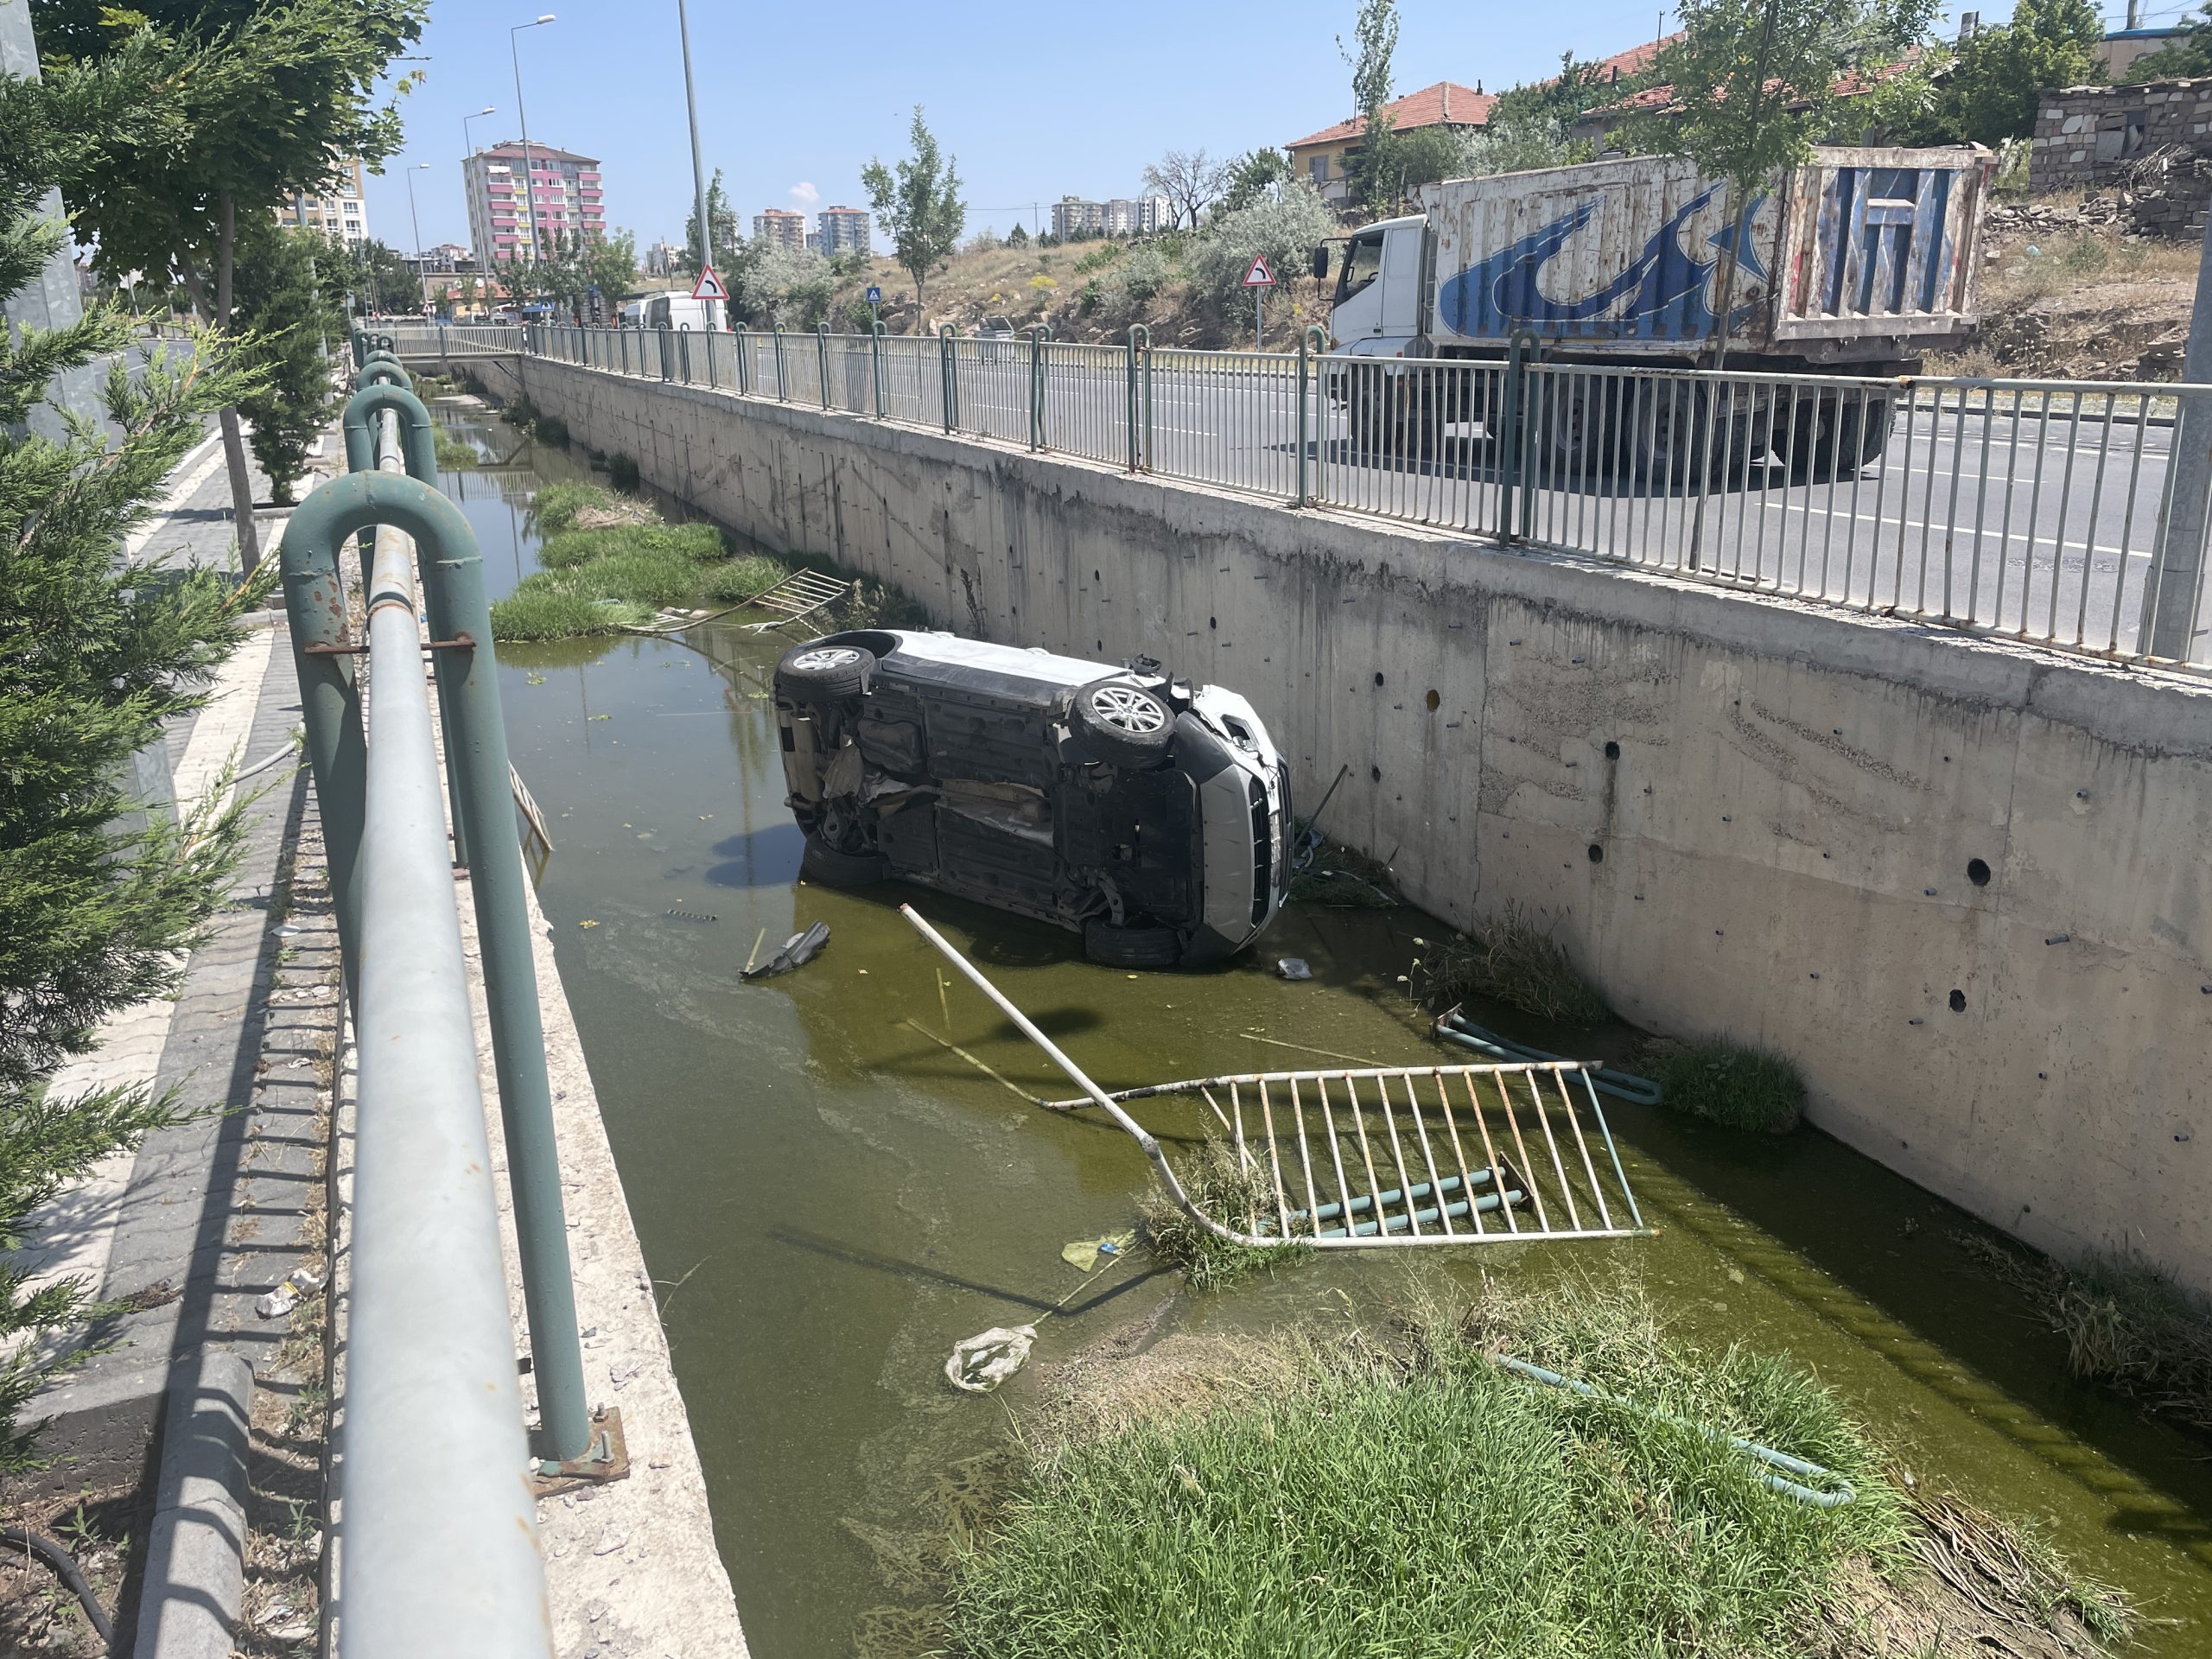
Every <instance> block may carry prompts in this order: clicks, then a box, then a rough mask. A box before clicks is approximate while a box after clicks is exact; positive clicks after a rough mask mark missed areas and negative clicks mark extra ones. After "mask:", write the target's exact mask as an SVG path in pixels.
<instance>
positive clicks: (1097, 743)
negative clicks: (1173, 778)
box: [1069, 679, 1175, 769]
mask: <svg viewBox="0 0 2212 1659" xmlns="http://www.w3.org/2000/svg"><path fill="white" fill-rule="evenodd" d="M1069 717H1070V719H1071V721H1073V723H1074V726H1075V729H1076V733H1077V735H1078V736H1080V737H1081V738H1082V739H1083V741H1084V747H1087V748H1088V749H1090V752H1091V753H1092V754H1094V755H1096V757H1097V758H1098V759H1099V760H1103V761H1104V762H1105V763H1106V764H1107V765H1108V766H1129V767H1134V768H1138V769H1141V768H1143V767H1147V766H1158V765H1159V764H1160V762H1161V761H1163V760H1166V758H1167V751H1168V749H1169V747H1171V746H1172V745H1173V743H1174V741H1175V715H1174V711H1173V709H1169V708H1168V706H1167V705H1166V703H1164V702H1161V701H1160V699H1159V698H1158V697H1155V696H1153V695H1152V693H1151V692H1149V691H1147V690H1145V689H1144V688H1143V687H1142V686H1141V685H1136V684H1133V683H1131V682H1129V681H1128V680H1121V679H1116V680H1095V681H1093V682H1092V683H1090V684H1089V685H1086V686H1084V688H1083V690H1080V691H1078V692H1077V693H1076V694H1075V704H1074V707H1073V708H1072V709H1070V711H1069Z"/></svg>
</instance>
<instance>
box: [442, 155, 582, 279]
mask: <svg viewBox="0 0 2212 1659" xmlns="http://www.w3.org/2000/svg"><path fill="white" fill-rule="evenodd" d="M529 163H530V188H529V192H528V196H529V199H530V200H531V202H532V203H533V204H534V205H535V207H537V238H536V240H535V244H534V245H533V240H532V238H531V231H530V225H529V222H528V221H529V212H528V209H527V207H525V206H524V200H525V193H524V187H523V143H522V141H521V140H520V139H516V140H514V141H513V142H512V143H504V144H494V145H493V146H492V147H491V148H490V149H480V150H478V151H477V152H476V153H475V154H474V156H470V157H469V158H468V159H467V161H465V162H462V163H461V176H462V178H463V180H464V181H465V183H466V186H467V194H468V235H469V239H470V240H471V241H472V242H473V243H474V244H475V246H476V256H477V258H478V259H479V260H480V262H481V264H483V266H484V267H485V268H486V269H487V270H488V269H489V268H491V267H492V266H493V265H497V264H512V263H513V262H514V261H516V260H517V259H525V260H526V259H528V258H530V257H531V255H532V253H533V251H537V252H540V253H543V254H550V253H551V252H552V251H553V249H554V248H555V247H556V245H559V244H560V243H563V242H565V241H567V240H568V238H570V237H582V238H583V239H584V240H585V241H587V242H596V241H598V240H600V239H601V238H602V237H603V236H605V234H606V232H607V219H606V212H605V209H604V207H602V205H601V194H600V182H599V163H598V162H595V161H594V160H593V159H592V158H591V157H590V156H578V155H576V154H575V153H574V152H573V151H570V150H566V149H556V147H554V146H553V145H551V144H541V143H537V142H536V141H534V140H533V141H532V142H531V145H530V151H529Z"/></svg>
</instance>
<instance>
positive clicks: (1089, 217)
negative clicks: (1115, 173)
mask: <svg viewBox="0 0 2212 1659" xmlns="http://www.w3.org/2000/svg"><path fill="white" fill-rule="evenodd" d="M1105 232H1106V204H1105V203H1104V202H1103V201H1085V200H1084V199H1083V198H1082V197H1080V196H1062V197H1061V198H1060V199H1059V200H1058V201H1056V202H1054V203H1053V204H1052V234H1053V235H1054V236H1057V237H1058V238H1060V240H1061V241H1063V242H1065V241H1066V240H1067V239H1068V238H1070V237H1071V236H1084V235H1090V236H1103V235H1104V234H1105Z"/></svg>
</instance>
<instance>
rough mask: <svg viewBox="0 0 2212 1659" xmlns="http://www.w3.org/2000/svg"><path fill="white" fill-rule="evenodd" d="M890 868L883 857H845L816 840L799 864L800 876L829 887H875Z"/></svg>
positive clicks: (808, 842)
mask: <svg viewBox="0 0 2212 1659" xmlns="http://www.w3.org/2000/svg"><path fill="white" fill-rule="evenodd" d="M888 868H889V867H888V866H887V864H886V863H885V862H884V859H883V855H882V854H881V853H841V852H839V851H838V850H837V849H836V848H835V847H832V846H831V845H830V844H829V842H826V841H823V840H822V839H820V838H819V837H818V836H808V837H807V838H806V850H805V851H804V853H802V854H800V855H799V861H798V873H799V874H801V875H803V876H804V877H805V878H806V879H807V880H810V881H813V882H818V883H819V884H820V885H821V886H823V887H874V885H875V884H876V883H877V882H879V881H880V880H883V878H884V875H885V873H886V871H887V869H888Z"/></svg>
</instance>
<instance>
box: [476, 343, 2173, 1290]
mask: <svg viewBox="0 0 2212 1659" xmlns="http://www.w3.org/2000/svg"><path fill="white" fill-rule="evenodd" d="M475 366H476V367H477V368H478V372H480V374H481V375H482V376H483V378H485V379H486V383H487V384H488V385H490V387H491V389H492V390H493V391H494V392H495V393H496V394H499V395H512V394H513V393H515V392H517V391H523V392H526V393H527V395H528V397H530V399H531V402H532V403H534V404H537V407H538V408H540V409H541V410H545V411H547V412H549V413H551V414H555V415H558V416H560V417H561V418H562V419H563V420H565V421H566V422H567V423H569V429H570V430H571V432H572V433H574V434H575V436H576V438H577V439H579V440H580V441H582V442H586V443H588V444H589V445H591V446H592V447H593V448H597V449H601V450H606V451H609V452H620V453H622V454H629V455H632V456H634V457H635V458H636V460H637V461H638V464H639V468H640V469H641V471H642V473H643V474H644V476H645V478H646V479H647V480H650V481H651V482H652V483H653V484H655V485H658V486H661V487H663V488H664V489H667V490H669V491H671V492H673V493H676V494H677V495H678V496H680V497H682V498H683V499H686V500H689V501H690V502H692V503H694V504H695V505H696V506H697V507H698V508H699V509H700V510H701V511H702V512H707V513H709V514H711V515H713V516H714V517H715V518H719V519H721V520H722V521H723V522H725V523H727V524H730V525H731V526H733V527H734V528H735V529H737V530H738V531H741V532H743V533H744V534H746V535H747V536H750V537H754V538H756V539H758V540H759V541H760V542H763V543H766V544H768V545H769V546H771V547H776V548H783V549H788V550H794V551H803V552H807V553H816V554H825V555H829V556H832V557H834V558H836V559H837V560H838V561H840V562H841V563H844V564H846V565H849V566H851V567H854V568H856V569H861V570H864V571H867V572H868V573H870V574H872V575H875V576H878V577H880V578H881V579H882V580H884V581H886V582H893V583H896V584H897V585H898V586H899V587H900V588H904V589H906V591H907V592H908V593H910V594H913V595H915V596H916V597H917V598H918V599H920V600H921V601H923V602H925V604H926V605H927V606H928V607H929V608H930V610H931V613H932V615H934V616H935V617H936V618H938V620H940V621H941V622H942V623H943V624H944V625H945V626H948V627H951V628H954V629H957V630H958V631H961V632H967V633H973V634H978V635H982V636H984V637H987V638H989V639H997V640H1002V641H1011V642H1016V643H1021V644H1033V645H1048V646H1051V647H1053V648H1055V649H1058V650H1065V651H1069V652H1076V653H1077V654H1082V653H1086V652H1087V653H1090V654H1092V655H1095V656H1097V657H1101V658H1105V659H1108V660H1111V661H1119V660H1121V659H1122V658H1125V657H1127V656H1128V655H1130V654H1132V653H1134V652H1150V653H1152V654H1154V655H1155V656H1158V657H1160V658H1162V659H1163V660H1164V661H1166V663H1168V664H1170V665H1171V666H1172V667H1173V668H1174V669H1175V670H1176V671H1179V672H1183V673H1186V674H1190V675H1192V676H1204V677H1210V678H1212V679H1216V680H1218V681H1220V682H1222V683H1226V684H1230V685H1233V686H1235V687H1236V689H1237V690H1241V691H1243V692H1244V693H1246V694H1247V695H1249V696H1250V697H1251V698H1252V700H1253V702H1255V704H1256V705H1257V706H1258V707H1259V708H1260V709H1261V711H1262V713H1263V714H1264V715H1266V717H1267V719H1268V722H1269V724H1270V726H1271V727H1272V728H1273V729H1274V732H1275V734H1276V736H1277V739H1278V741H1280V742H1281V745H1282V747H1283V748H1284V750H1285V751H1286V752H1287V753H1288V754H1289V755H1290V756H1291V757H1292V759H1293V762H1294V767H1295V774H1294V787H1295V789H1296V790H1297V791H1298V797H1299V798H1300V799H1301V800H1304V801H1308V802H1311V801H1313V800H1315V799H1317V798H1318V797H1319V791H1320V790H1321V789H1322V788H1323V787H1325V785H1327V784H1328V782H1329V781H1330V779H1332V778H1333V777H1334V776H1335V775H1336V772H1337V769H1338V766H1339V765H1340V764H1343V763H1349V764H1350V765H1351V767H1352V769H1353V771H1352V776H1351V778H1350V779H1348V780H1347V781H1346V783H1345V785H1344V787H1343V788H1342V789H1341V790H1340V791H1338V795H1337V798H1336V800H1335V802H1334V803H1333V804H1332V805H1331V807H1330V810H1329V817H1328V821H1327V826H1326V827H1327V829H1329V831H1330V833H1331V834H1332V835H1334V836H1338V837H1339V838H1341V839H1343V840H1344V841H1346V842H1350V843H1351V844H1352V845H1354V846H1357V847H1358V848H1360V849H1363V850H1364V851H1366V852H1368V853H1370V854H1371V855H1376V856H1378V857H1388V858H1389V859H1390V860H1391V861H1392V863H1393V865H1394V867H1395V869H1396V871H1397V874H1398V876H1399V879H1400V880H1401V881H1402V884H1403V886H1404V887H1405V889H1406V891H1407V893H1408V894H1409V895H1410V896H1411V897H1412V898H1414V899H1415V900H1416V901H1418V902H1419V903H1421V905H1423V906H1427V907H1428V908H1429V909H1431V910H1433V911H1434V912H1437V913H1438V914H1440V915H1441V916H1444V917H1446V918H1448V919H1450V920H1451V921H1452V922H1454V923H1456V924H1459V925H1463V926H1473V925H1478V924H1479V923H1480V922H1481V921H1482V920H1483V919H1484V918H1486V917H1491V916H1495V915H1496V914H1497V913H1498V912H1500V911H1501V910H1503V908H1504V907H1505V906H1508V905H1515V904H1517V905H1521V906H1529V907H1531V908H1534V909H1535V910H1538V911H1541V912H1542V913H1543V914H1544V915H1545V916H1547V917H1548V918H1555V920H1556V922H1557V925H1558V928H1559V936H1560V938H1561V940H1562V941H1563V942H1564V943H1565V944H1566V945H1567V948H1568V949H1569V950H1570V951H1571V952H1572V954H1573V957H1574V960H1575V961H1576V963H1578V964H1580V966H1581V967H1582V969H1584V970H1585V972H1586V973H1587V974H1588V975H1589V976H1590V977H1591V978H1592V980H1593V981H1594V982H1596V983H1597V985H1598V986H1599V988H1601V989H1602V990H1603V992H1604V993H1605V996H1606V997H1607V999H1608V1000H1609V1001H1611V1003H1612V1004H1613V1006H1614V1007H1617V1008H1618V1009H1619V1010H1620V1012H1621V1013H1622V1014H1624V1016H1626V1017H1627V1018H1628V1019H1630V1020H1634V1021H1637V1023H1639V1024H1643V1025H1647V1026H1649V1027H1653V1028H1655V1029H1656V1030H1659V1031H1662V1032H1667V1033H1675V1034H1678V1035H1683V1036H1702V1035H1726V1036H1729V1037H1732V1038H1734V1039H1738V1040H1739V1041H1745V1042H1751V1043H1757V1044H1762V1045H1764V1046H1770V1047H1772V1048H1774V1049H1777V1050H1778V1051H1780V1052H1783V1053H1785V1054H1787V1055H1789V1057H1790V1058H1792V1059H1794V1060H1796V1063H1797V1064H1798V1065H1800V1066H1801V1067H1802V1069H1803V1071H1804V1074H1805V1077H1806V1078H1807V1081H1808V1084H1809V1085H1810V1090H1811V1096H1812V1100H1811V1107H1812V1116H1813V1118H1814V1121H1815V1122H1817V1123H1818V1124H1820V1125H1821V1127H1822V1128H1826V1129H1827V1130H1828V1131H1829V1132H1831V1133H1832V1134H1834V1135H1838V1136H1840V1138H1842V1139H1843V1140H1845V1141H1847V1142H1849V1143H1851V1144H1852V1145H1853V1146H1855V1147H1859V1148H1860V1149H1862V1150H1863V1151H1865V1152H1866V1153H1867V1154H1871V1155H1872V1156H1873V1157H1875V1158H1877V1159H1878V1160H1881V1161H1882V1162H1883V1163H1885V1164H1887V1165H1889V1166H1891V1167H1893V1168H1895V1169H1897V1170H1898V1171H1900V1172H1901V1173H1904V1174H1906V1175H1908V1176H1910V1178H1912V1179H1915V1180H1916V1181H1919V1182H1921V1183H1923V1185H1927V1186H1929V1187H1930V1188H1932V1189H1934V1190H1935V1191H1936V1192H1941V1193H1942V1194H1944V1195H1946V1196H1947V1197H1949V1198H1954V1199H1955V1200H1957V1201H1958V1202H1960V1203H1961V1204H1963V1205H1966V1206H1967V1208H1969V1209H1971V1210H1973V1211H1976V1212H1977V1213H1979V1214H1980V1215H1981V1216H1983V1217H1986V1218H1987V1219H1989V1220H1990V1221H1992V1222H1993V1223H1996V1224H1999V1225H2000V1226H2004V1227H2006V1228H2009V1229H2011V1230H2013V1231H2014V1232H2016V1233H2018V1235H2019V1236H2022V1237H2024V1238H2025V1239H2027V1240H2029V1241H2031V1243H2035V1244H2037V1245H2039V1246H2041V1247H2043V1248H2044V1249H2049V1250H2050V1251H2052V1252H2054V1253H2055V1254H2057V1255H2061V1256H2073V1255H2078V1254H2080V1253H2082V1252H2083V1251H2086V1250H2091V1249H2100V1250H2108V1251H2110V1250H2126V1251H2131V1252H2134V1253H2137V1254H2139V1255H2142V1256H2144V1257H2145V1258H2147V1259H2148V1260H2150V1261H2152V1262H2156V1263H2158V1264H2159V1265H2161V1266H2163V1267H2164V1268H2168V1269H2169V1270H2171V1271H2172V1272H2173V1273H2175V1274H2177V1276H2179V1277H2180V1278H2181V1279H2182V1280H2183V1281H2185V1282H2187V1283H2190V1284H2192V1285H2194V1286H2196V1287H2199V1288H2203V1289H2212V1218H2209V1217H2208V1211H2207V1208H2206V1206H2205V1205H2203V1203H2202V1193H2203V1192H2204V1191H2205V1187H2206V1178H2207V1174H2208V1167H2207V1160H2208V1159H2212V1111H2209V1110H2208V1108H2212V1068H2208V1066H2207V1064H2206V1062H2207V1058H2208V1056H2212V1041H2208V1039H2209V1038H2212V904H2208V885H2207V881H2206V878H2205V875H2204V870H2205V868H2206V858H2205V849H2206V848H2207V847H2208V846H2212V687H2208V686H2205V685H2202V684H2199V683H2190V682H2187V681H2184V680H2181V679H2179V678H2177V677H2157V676H2148V675H2141V674H2133V673H2127V672H2123V671H2117V670H2113V669H2107V668H2105V667H2102V666H2100V665H2097V664H2094V663H2091V662H2088V661H2085V660H2079V659H2069V658H2065V657H2063V656H2060V655H2056V654H2054V653H2049V652H2037V651H2033V650H2029V649H2024V648H2014V647H2010V646H2006V645H1999V644H1995V643H1991V642H1987V641H1983V640H1977V639H1970V638H1967V637H1963V636H1960V635H1956V634H1953V633H1950V632H1948V631H1944V630H1940V629H1931V628H1928V627H1925V626H1917V625H1910V624H1907V623H1904V622H1902V621H1892V620H1885V619H1880V618H1872V617H1861V616H1854V615H1849V614H1845V613H1838V612H1834V611H1828V610H1821V609H1815V608H1813V607H1806V606H1800V605H1796V604H1792V603H1789V602H1787V601H1775V600H1767V599H1758V598H1751V597H1748V596H1743V595H1738V594H1726V593H1723V592H1719V591H1717V590H1715V589H1713V588H1707V587H1702V586H1700V585H1697V584H1694V583H1690V582H1681V581H1678V580H1672V579H1669V578H1666V577H1662V576H1657V575H1641V574H1638V573H1636V572H1633V571H1630V570H1626V569H1620V568H1617V567H1611V566H1601V565H1598V564H1595V563H1586V562H1581V561H1577V560H1573V559H1571V558H1566V557H1560V556H1552V555H1547V554H1526V553H1515V552H1509V551H1502V550H1498V549H1497V548H1494V547H1491V546H1488V545H1486V544H1482V543H1476V542H1473V541H1471V540H1468V539H1466V538H1465V537H1458V536H1453V535H1448V534H1437V533H1432V532H1427V531H1421V530H1417V529H1412V528H1408V527H1401V526H1395V525H1391V524H1383V523H1380V522H1376V521H1373V520H1363V519H1359V518H1350V517H1344V516H1338V515H1332V514H1326V513H1319V512H1294V511H1292V510H1289V509H1287V508H1284V507H1281V506H1277V505H1271V504H1269V503H1267V502H1264V501H1258V500H1251V499H1241V498H1237V497H1234V496H1229V495H1224V494H1223V493H1218V492H1216V491H1213V490H1210V489H1205V488H1202V487H1198V486H1185V485H1179V484H1175V483H1172V482H1164V481H1161V480H1154V479H1149V478H1147V479H1137V478H1132V477H1128V476H1127V475H1124V474H1120V473H1117V472H1115V471H1113V470H1111V469H1109V468H1106V467H1098V466H1094V465H1090V464H1089V463H1084V462H1080V461H1068V460H1064V459H1059V458H1056V457H1050V456H1039V455H1032V454H1024V453H1018V452H1014V451H1012V450H1009V449H1003V448H992V447H988V446H986V445H983V444H981V443H977V442H970V441H965V440H954V439H949V438H944V437H942V436H939V435H935V434H932V433H929V432H925V431H917V430H912V429H901V428H893V427H889V426H885V425H880V424H877V423H872V422H866V421H861V420H858V419H855V418H853V417H850V416H840V415H825V414H823V413H820V412H818V411H812V410H804V409H799V408H793V407H788V406H779V405H775V404H764V403H759V402H743V403H741V402H740V401H739V400H737V399H735V398H734V397H730V396H729V395H728V394H726V393H715V392H708V391H698V390H693V389H690V388H684V387H680V386H664V385H655V384H651V383H645V382H640V381H626V380H621V379H618V378H613V377H611V376H607V375H603V374H599V373H594V372H589V371H587V370H582V369H578V368H575V367H571V366H569V365H561V364H552V363H545V362H541V361H537V360H535V359H530V360H523V361H519V362H518V361H517V360H516V359H499V360H497V361H496V362H486V363H483V364H480V365H475ZM2200 1130H2202V1131H2204V1133H2202V1134H2200V1133H2199V1131H2200ZM1837 1202H1838V1203H1839V1204H1843V1203H1848V1202H1849V1198H1848V1195H1847V1194H1839V1195H1838V1198H1837Z"/></svg>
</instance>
